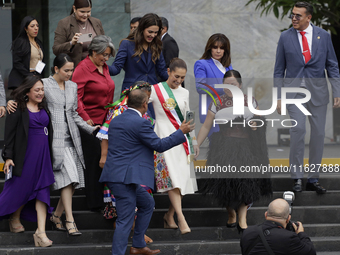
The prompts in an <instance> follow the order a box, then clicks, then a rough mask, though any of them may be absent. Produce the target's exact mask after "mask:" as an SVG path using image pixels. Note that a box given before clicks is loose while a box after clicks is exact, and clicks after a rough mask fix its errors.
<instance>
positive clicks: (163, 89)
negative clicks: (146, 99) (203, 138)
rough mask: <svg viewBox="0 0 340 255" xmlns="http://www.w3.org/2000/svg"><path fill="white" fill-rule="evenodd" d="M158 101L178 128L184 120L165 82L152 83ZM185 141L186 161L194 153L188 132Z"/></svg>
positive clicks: (189, 159)
mask: <svg viewBox="0 0 340 255" xmlns="http://www.w3.org/2000/svg"><path fill="white" fill-rule="evenodd" d="M153 87H154V89H155V91H156V94H157V97H158V99H159V102H160V103H161V105H162V108H163V110H164V112H165V114H166V115H167V117H168V118H169V120H170V122H171V124H172V125H173V126H174V127H175V129H176V130H178V129H179V127H180V126H181V124H182V122H183V121H184V118H183V115H182V112H181V110H180V109H179V107H178V103H177V101H176V98H175V96H174V94H173V93H172V91H171V89H170V87H169V85H168V84H167V83H166V82H160V83H158V84H155V85H153ZM185 139H186V142H184V143H183V146H184V150H185V152H186V154H187V155H188V163H189V162H191V158H192V157H191V156H190V155H191V154H194V150H193V146H192V142H191V137H190V135H189V134H186V135H185Z"/></svg>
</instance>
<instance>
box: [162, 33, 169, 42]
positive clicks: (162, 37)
mask: <svg viewBox="0 0 340 255" xmlns="http://www.w3.org/2000/svg"><path fill="white" fill-rule="evenodd" d="M167 33H168V32H165V33H164V34H163V35H162V38H161V40H162V41H163V37H164V36H165V35H166V34H167Z"/></svg>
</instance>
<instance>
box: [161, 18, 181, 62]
mask: <svg viewBox="0 0 340 255" xmlns="http://www.w3.org/2000/svg"><path fill="white" fill-rule="evenodd" d="M161 20H162V43H163V49H162V52H163V56H164V60H165V64H166V67H167V68H168V67H169V65H170V61H171V59H173V58H178V54H179V49H178V45H177V43H176V41H175V39H174V38H172V37H171V36H170V35H169V33H168V30H169V22H168V20H167V19H166V18H164V17H161Z"/></svg>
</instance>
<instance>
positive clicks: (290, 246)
mask: <svg viewBox="0 0 340 255" xmlns="http://www.w3.org/2000/svg"><path fill="white" fill-rule="evenodd" d="M289 211H290V208H289V204H288V203H287V201H286V200H284V199H281V198H278V199H275V200H273V201H272V202H271V203H270V204H269V206H268V209H267V211H266V212H265V214H264V216H265V218H266V221H265V222H264V223H262V224H260V225H256V226H250V227H248V228H247V229H246V230H245V231H244V232H243V235H242V238H241V243H240V245H241V250H242V255H255V254H256V255H267V254H270V255H275V254H282V255H283V254H287V255H315V254H316V251H315V249H314V245H313V243H312V241H311V240H310V238H309V237H308V236H307V235H306V233H305V232H304V228H303V225H302V223H301V222H297V223H291V225H292V227H293V228H294V230H293V231H291V230H288V229H286V227H287V225H288V226H289V223H290V219H291V215H290V213H289Z"/></svg>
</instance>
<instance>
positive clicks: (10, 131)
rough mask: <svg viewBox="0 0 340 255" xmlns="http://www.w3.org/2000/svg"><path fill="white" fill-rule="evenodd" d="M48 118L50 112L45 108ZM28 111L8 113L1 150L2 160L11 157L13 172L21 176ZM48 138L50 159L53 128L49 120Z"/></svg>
mask: <svg viewBox="0 0 340 255" xmlns="http://www.w3.org/2000/svg"><path fill="white" fill-rule="evenodd" d="M45 111H46V112H47V114H48V116H49V118H50V120H51V116H50V112H49V111H48V109H47V108H45ZM29 122H30V119H29V113H28V110H27V108H25V109H24V110H21V109H17V110H16V111H15V112H13V113H11V114H8V115H7V117H6V123H5V141H4V143H5V144H4V148H3V150H2V158H3V160H4V161H6V160H7V159H12V160H13V162H14V164H15V166H14V167H13V174H14V175H16V176H21V172H22V168H23V166H24V159H25V155H26V148H27V140H28V129H29ZM47 128H48V140H49V146H50V154H51V159H52V157H53V156H52V137H53V128H52V124H51V121H50V122H49V123H48V126H47Z"/></svg>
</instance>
